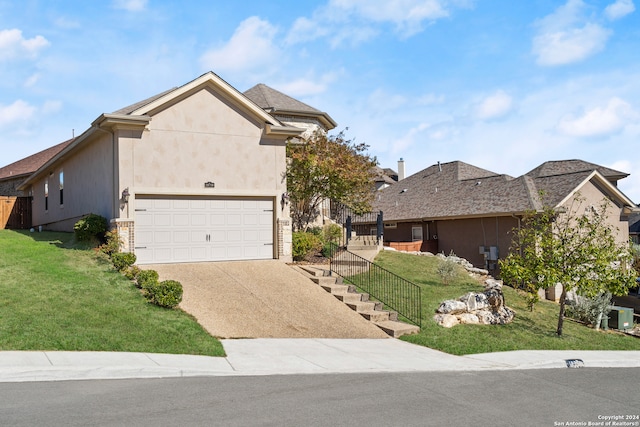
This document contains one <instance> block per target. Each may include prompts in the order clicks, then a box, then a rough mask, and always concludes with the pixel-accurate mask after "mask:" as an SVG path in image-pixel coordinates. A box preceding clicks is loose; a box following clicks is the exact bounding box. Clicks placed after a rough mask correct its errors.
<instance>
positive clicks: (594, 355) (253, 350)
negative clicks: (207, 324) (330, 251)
mask: <svg viewBox="0 0 640 427" xmlns="http://www.w3.org/2000/svg"><path fill="white" fill-rule="evenodd" d="M222 343H223V346H224V348H225V351H226V353H227V357H207V356H190V355H172V354H151V353H110V352H63V351H61V352H56V351H5V352H0V382H23V381H63V380H82V379H124V378H167V377H187V376H245V375H289V374H323V373H327V374H329V373H374V372H429V371H478V370H505V369H547V368H567V367H568V362H567V361H571V360H574V361H575V362H569V364H572V365H573V366H578V367H587V368H588V367H640V351H580V350H576V351H512V352H501V353H487V354H477V355H468V356H453V355H450V354H446V353H442V352H439V351H437V350H433V349H430V348H425V347H420V346H417V345H413V344H410V343H407V342H404V341H400V340H397V339H393V338H386V339H286V338H285V339H278V338H277V339H263V338H258V339H239V340H223V341H222Z"/></svg>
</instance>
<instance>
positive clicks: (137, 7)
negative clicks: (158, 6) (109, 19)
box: [113, 0, 147, 12]
mask: <svg viewBox="0 0 640 427" xmlns="http://www.w3.org/2000/svg"><path fill="white" fill-rule="evenodd" d="M113 7H115V8H116V9H124V10H127V11H129V12H141V11H143V10H145V9H146V7H147V0H114V2H113Z"/></svg>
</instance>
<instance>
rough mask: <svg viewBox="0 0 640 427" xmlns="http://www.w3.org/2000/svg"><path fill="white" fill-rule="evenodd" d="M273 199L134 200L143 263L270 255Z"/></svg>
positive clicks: (137, 236)
mask: <svg viewBox="0 0 640 427" xmlns="http://www.w3.org/2000/svg"><path fill="white" fill-rule="evenodd" d="M273 218H274V212H273V199H266V198H265V199H241V198H233V199H232V198H228V199H224V198H220V199H189V198H188V197H185V198H175V199H170V198H166V199H165V198H162V199H153V198H138V199H136V222H135V233H136V235H135V242H136V255H139V256H138V262H139V263H141V264H152V263H170V262H194V261H218V260H243V259H271V258H273V255H274V254H273V248H274V245H273V227H274V219H273Z"/></svg>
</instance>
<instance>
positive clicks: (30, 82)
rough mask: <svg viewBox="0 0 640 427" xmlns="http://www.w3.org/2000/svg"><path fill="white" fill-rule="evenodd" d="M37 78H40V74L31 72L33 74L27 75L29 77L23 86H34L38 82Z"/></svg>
mask: <svg viewBox="0 0 640 427" xmlns="http://www.w3.org/2000/svg"><path fill="white" fill-rule="evenodd" d="M38 80H40V74H38V73H36V74H33V75H31V76H29V78H27V80H25V82H24V86H25V87H32V86H35V84H36V83H38Z"/></svg>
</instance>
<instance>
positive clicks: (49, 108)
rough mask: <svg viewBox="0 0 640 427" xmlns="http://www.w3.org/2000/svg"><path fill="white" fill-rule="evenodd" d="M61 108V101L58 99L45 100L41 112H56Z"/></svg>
mask: <svg viewBox="0 0 640 427" xmlns="http://www.w3.org/2000/svg"><path fill="white" fill-rule="evenodd" d="M61 109H62V102H60V101H46V102H45V103H44V104H43V105H42V112H43V113H44V114H52V113H57V112H58V111H60V110H61Z"/></svg>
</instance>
